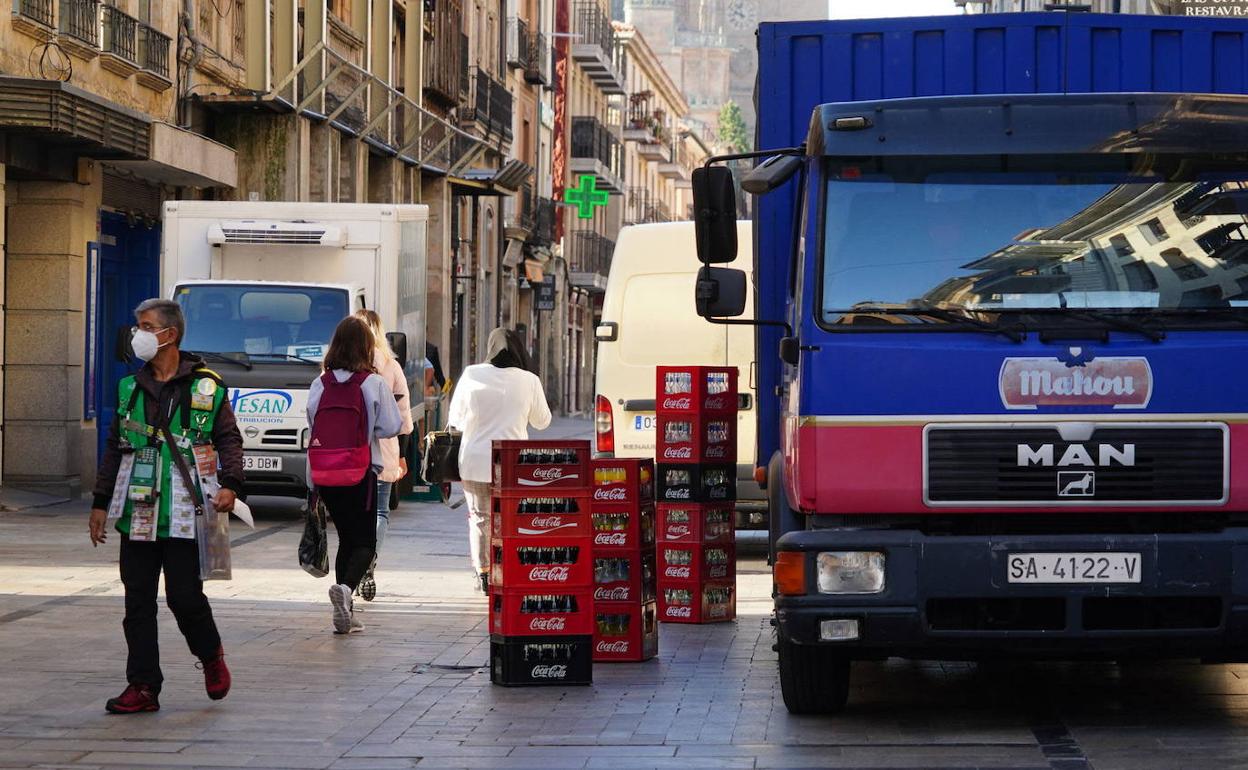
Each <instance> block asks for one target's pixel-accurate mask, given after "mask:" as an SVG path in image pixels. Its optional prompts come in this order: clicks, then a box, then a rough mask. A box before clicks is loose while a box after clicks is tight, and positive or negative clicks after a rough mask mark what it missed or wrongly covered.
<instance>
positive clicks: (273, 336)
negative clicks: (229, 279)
mask: <svg viewBox="0 0 1248 770" xmlns="http://www.w3.org/2000/svg"><path fill="white" fill-rule="evenodd" d="M176 296H177V300H178V304H180V305H181V306H182V312H183V314H184V315H185V316H186V339H185V340H184V341H183V343H182V348H183V349H184V350H189V351H194V352H197V353H217V354H221V355H226V356H231V355H233V356H239V357H241V358H247V357H252V358H257V357H258V358H261V359H263V358H266V357H275V358H282V359H288V360H289V359H306V360H308V361H313V362H319V361H320V360H321V359H322V358H324V356H325V351H326V349H327V348H328V347H329V340H330V338H331V337H332V336H333V334H334V328H335V327H336V326H337V325H338V322H339V321H341V320H342V319H343V317H344V316H346V315H347V308H348V307H349V302H348V296H347V292H346V291H345V290H343V289H329V288H320V287H314V286H264V285H255V284H220V283H214V284H187V285H183V286H179V287H178V288H177V292H176Z"/></svg>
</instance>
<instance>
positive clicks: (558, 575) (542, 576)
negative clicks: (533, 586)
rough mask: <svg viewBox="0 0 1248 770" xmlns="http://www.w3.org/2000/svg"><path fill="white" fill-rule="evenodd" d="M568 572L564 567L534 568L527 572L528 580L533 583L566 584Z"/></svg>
mask: <svg viewBox="0 0 1248 770" xmlns="http://www.w3.org/2000/svg"><path fill="white" fill-rule="evenodd" d="M570 572H571V570H570V569H569V568H568V567H566V566H553V567H534V568H533V569H531V570H529V580H531V581H532V582H534V583H566V582H568V574H569V573H570Z"/></svg>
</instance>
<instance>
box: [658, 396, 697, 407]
mask: <svg viewBox="0 0 1248 770" xmlns="http://www.w3.org/2000/svg"><path fill="white" fill-rule="evenodd" d="M663 408H664V409H691V408H693V399H692V398H689V397H688V396H685V397H684V398H665V399H663Z"/></svg>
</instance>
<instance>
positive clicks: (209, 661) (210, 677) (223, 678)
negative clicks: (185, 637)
mask: <svg viewBox="0 0 1248 770" xmlns="http://www.w3.org/2000/svg"><path fill="white" fill-rule="evenodd" d="M202 663H203V667H204V689H205V690H207V691H208V697H209V698H212V699H213V700H221V699H222V698H224V697H225V696H226V695H228V694H229V692H230V669H229V668H228V667H227V666H226V665H225V650H224V649H223V648H221V647H217V651H216V652H215V653H213V655H212V657H211V658H204V659H203V660H202Z"/></svg>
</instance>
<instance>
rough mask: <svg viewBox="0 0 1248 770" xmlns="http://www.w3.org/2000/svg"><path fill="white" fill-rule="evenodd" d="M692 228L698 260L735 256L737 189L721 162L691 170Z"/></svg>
mask: <svg viewBox="0 0 1248 770" xmlns="http://www.w3.org/2000/svg"><path fill="white" fill-rule="evenodd" d="M693 232H694V235H695V236H696V237H697V242H698V259H699V260H701V262H702V264H705V265H713V264H724V263H728V262H732V261H733V260H735V259H736V258H737V192H736V189H735V187H734V186H733V181H732V172H731V171H729V170H728V169H727V168H726V167H724V166H703V167H701V168H695V169H694V170H693Z"/></svg>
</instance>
